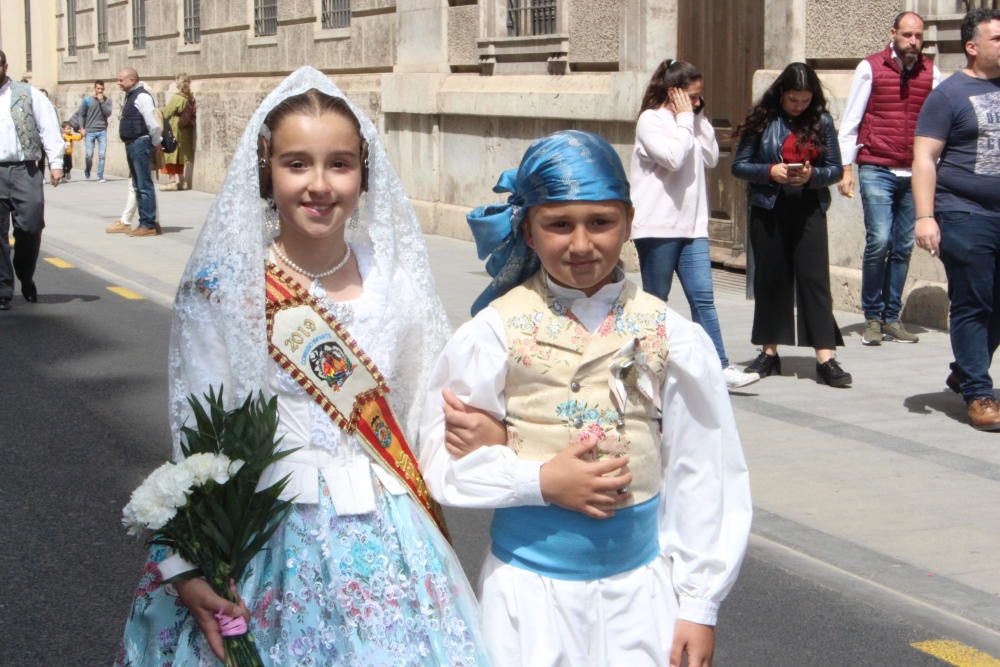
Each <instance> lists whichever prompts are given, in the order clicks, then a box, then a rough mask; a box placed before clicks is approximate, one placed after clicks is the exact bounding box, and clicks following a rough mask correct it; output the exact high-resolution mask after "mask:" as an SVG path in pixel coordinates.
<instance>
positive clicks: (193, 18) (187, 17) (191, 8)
mask: <svg viewBox="0 0 1000 667" xmlns="http://www.w3.org/2000/svg"><path fill="white" fill-rule="evenodd" d="M200 41H201V0H184V43H185V44H197V43H199V42H200Z"/></svg>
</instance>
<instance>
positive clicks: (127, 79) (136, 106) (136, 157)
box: [107, 67, 163, 237]
mask: <svg viewBox="0 0 1000 667" xmlns="http://www.w3.org/2000/svg"><path fill="white" fill-rule="evenodd" d="M118 86H119V87H120V88H121V89H122V90H123V91H124V92H125V102H124V104H123V105H122V114H121V121H120V123H119V128H118V136H119V137H121V140H122V142H123V143H124V144H125V156H126V159H127V161H128V173H129V178H131V180H132V187H133V188H134V189H135V196H136V201H137V204H138V207H139V227H138V228H136V229H135V230H133V231H131V233H130V236H139V237H141V236H158V235H159V234H161V233H162V230H161V229H160V225H159V223H158V222H156V188H155V187H154V186H153V176H152V172H151V170H152V167H153V153H154V151H157V152H162V150H163V148H162V146H161V144H160V132H161V129H160V128H161V126H160V124H159V123H158V121H157V119H156V115H155V114H154V108H155V104H154V102H153V96H152V95H150V94H149V93H148V92H147V91H146V89H145V87H143V86H141V85H139V75H138V73H137V72H136V71H135V70H134V69H133V68H131V67H126V68H124V69H122V70H121V71H120V72H118ZM107 231H108V232H113V230H112V229H110V228H109V229H108V230H107ZM121 231H125V230H121Z"/></svg>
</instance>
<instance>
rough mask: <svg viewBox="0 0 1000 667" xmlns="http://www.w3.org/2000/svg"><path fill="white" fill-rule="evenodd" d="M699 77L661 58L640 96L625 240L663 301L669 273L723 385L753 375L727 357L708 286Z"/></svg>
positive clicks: (711, 137)
mask: <svg viewBox="0 0 1000 667" xmlns="http://www.w3.org/2000/svg"><path fill="white" fill-rule="evenodd" d="M704 87H705V82H704V77H703V75H702V73H701V72H700V71H699V70H698V68H696V67H695V66H694V65H692V64H691V63H688V62H684V61H682V60H672V59H671V60H664V61H663V62H662V63H660V65H659V66H658V67H657V68H656V71H654V72H653V76H652V78H651V79H650V80H649V84H648V85H647V87H646V92H645V94H644V95H643V99H642V107H641V109H640V110H639V121H638V123H637V125H636V130H635V147H634V148H633V150H632V164H631V170H630V176H631V179H630V180H631V184H632V185H631V187H632V191H631V196H632V203H633V206H635V219H634V220H633V222H632V239H633V240H634V241H635V248H636V250H637V251H638V253H639V268H640V270H641V272H642V288H643V289H644V290H646V291H647V292H649V293H650V294H653V295H654V296H657V297H659V298H661V299H663V300H664V301H667V300H668V298H669V296H670V288H671V285H672V283H673V277H674V273H676V274H677V277H678V278H679V279H680V281H681V288H682V289H683V290H684V296H685V297H687V301H688V305H689V307H690V309H691V319H693V320H694V321H695V322H696V323H698V324H700V325H701V326H702V327H703V328H704V329H705V332H706V333H707V334H708V336H709V338H711V339H712V343H713V344H714V345H715V351H716V352H717V353H718V355H719V360H720V361H721V363H722V375H723V377H725V378H726V385H727V386H728V387H729V388H730V389H736V388H738V387H745V386H746V385H749V384H752V383H754V382H756V381H757V380H759V379H760V376H759V375H757V374H756V373H744V372H742V371H740V370H739V369H738V368H736V367H735V366H733V365H731V364H730V363H729V357H728V356H727V355H726V346H725V343H723V341H722V329H721V327H720V325H719V315H718V312H717V311H716V309H715V294H714V292H713V287H712V260H711V257H710V255H709V247H708V213H709V211H708V195H707V193H706V185H705V169H706V168H708V169H711V168H713V167H715V165H717V164H718V162H719V144H718V142H717V141H716V139H715V128H713V127H712V122H711V121H710V120H709V119H708V116H707V114H706V113H705V98H704V97H702V92H703V91H704Z"/></svg>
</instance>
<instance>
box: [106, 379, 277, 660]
mask: <svg viewBox="0 0 1000 667" xmlns="http://www.w3.org/2000/svg"><path fill="white" fill-rule="evenodd" d="M204 398H205V404H204V405H203V404H202V403H201V402H199V401H198V400H197V398H195V396H193V395H192V396H190V397H188V403H189V404H190V406H191V409H192V412H193V414H194V417H195V423H194V425H193V427H189V426H185V427H184V428H183V429H182V443H181V451H182V453H183V454H184V458H183V459H181V460H180V461H177V462H176V463H174V462H170V463H164V464H163V465H162V466H160V467H159V468H157V469H156V470H154V471H153V473H152V474H150V475H149V477H147V478H146V480H145V481H144V482H143V483H142V484H140V485H139V488H137V489H136V490H135V491H134V492H133V493H132V497H131V499H130V500H129V503H128V505H126V506H125V509H124V510H123V512H122V523H123V524H124V525H125V527H126V528H127V529H128V532H129V534H132V535H139V534H145V533H147V532H150V531H151V532H152V535H151V536H150V538H149V540H148V541H149V543H150V544H160V545H164V546H167V547H169V548H171V549H173V550H174V552H175V553H177V554H179V555H180V556H181V557H182V558H184V560H186V561H188V562H191V563H193V564H195V565H196V566H197V569H196V570H192V571H189V572H185V573H183V574H179V575H177V576H176V577H174V578H172V579H170V580H168V581H166V582H164V583H175V582H177V581H183V580H185V579H190V578H193V577H197V576H202V577H205V579H206V581H208V583H209V584H210V585H211V586H212V588H213V590H215V592H216V593H217V594H219V595H220V596H222V597H224V598H226V599H227V600H230V601H232V602H237V600H236V599H234V598H235V596H234V595H233V593H232V592H231V591H230V586H229V582H230V581H236V582H237V585H238V584H239V582H240V580H241V579H242V577H243V575H244V573H245V571H246V567H247V565H249V563H250V561H251V559H253V557H254V556H255V555H256V554H257V552H258V551H260V550H261V549H263V548H264V545H265V544H267V541H268V539H270V537H271V535H272V534H273V533H274V531H275V530H276V529H277V527H278V525H279V524H280V523H281V521H282V520H283V519H284V518H285V517H286V516H287V514H288V512H289V510H290V509H291V501H290V500H281V499H280V496H281V493H282V491H283V490H284V488H285V485H286V484H287V482H288V478H287V477H286V478H283V479H281V480H279V481H278V482H277V483H275V484H272V485H271V486H269V487H267V488H265V489H261V490H259V491H258V490H257V486H258V483H259V482H260V478H261V474H262V473H263V472H264V470H265V469H266V468H267V467H268V466H269V465H271V464H272V463H274V462H275V461H277V460H278V459H280V458H282V457H284V456H287V455H288V454H290V453H292V451H294V450H291V449H287V450H281V451H279V450H278V442H279V440H278V439H277V438H276V437H275V434H276V432H277V428H278V408H277V400H276V399H274V398H272V399H271V400H270V401H267V400H265V399H264V396H263V394H258V395H257V397H256V398H254V397H253V396H252V395H251V396H248V397H247V399H246V400H245V401H244V402H243V404H242V405H240V406H239V407H237V408H236V409H234V410H228V411H227V410H226V409H225V408H224V407H223V402H222V388H221V387H220V388H219V393H218V394H216V393H215V392H214V390H211V389H210V390H209V393H208V394H207V395H206V396H205V397H204ZM230 620H231V619H230ZM238 625H239V624H238V623H237V626H238ZM223 639H224V642H225V648H226V666H227V667H237V666H239V667H256V666H258V665H261V666H262V665H263V663H262V662H261V659H260V655H259V654H258V652H257V648H256V645H255V643H254V641H253V637H252V636H251V635H250V633H249V632H246V631H244V630H242V629H240V628H238V627H237V629H235V630H232V631H231V632H229V633H227V631H226V628H223Z"/></svg>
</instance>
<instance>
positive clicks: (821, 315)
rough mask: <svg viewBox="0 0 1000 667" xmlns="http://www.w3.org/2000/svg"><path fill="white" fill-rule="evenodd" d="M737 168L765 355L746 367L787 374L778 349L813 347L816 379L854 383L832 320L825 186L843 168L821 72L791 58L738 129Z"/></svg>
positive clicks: (756, 334)
mask: <svg viewBox="0 0 1000 667" xmlns="http://www.w3.org/2000/svg"><path fill="white" fill-rule="evenodd" d="M733 136H734V138H735V137H739V140H740V142H739V148H738V150H737V152H736V155H735V156H734V158H733V166H732V171H733V175H734V176H736V177H737V178H742V179H744V180H746V181H748V194H749V198H750V225H749V226H750V230H749V231H750V234H749V236H750V247H751V257H752V262H753V264H752V266H753V291H754V297H755V299H756V303H755V308H754V318H753V332H752V334H751V338H750V339H751V341H752V342H753V343H754V344H755V345H760V346H761V348H762V349H761V352H760V354H759V355H758V356H757V358H756V359H755V360H754V361H753V363H751V364H750V365H749V366H748V367H747V368H746V371H747V372H752V373H758V374H759V375H760V376H761V377H767V376H768V375H780V374H781V358H780V357H779V356H778V345H795V344H796V326H795V314H794V303H795V300H796V298H797V301H798V310H799V320H798V327H797V333H798V336H797V342H798V344H799V345H801V346H807V347H812V348H814V349H815V352H816V381H817V382H819V383H821V384H827V385H830V386H831V387H848V386H850V384H851V382H852V378H851V374H850V373H848V372H847V371H845V370H844V369H843V368H842V367H841V366H840V364H839V363H838V362H837V359H836V354H835V348H836V347H837V346H840V345H843V344H844V339H843V337H842V336H841V335H840V329H839V328H838V327H837V322H836V321H835V320H834V317H833V299H832V297H831V295H830V256H829V249H828V247H827V227H826V210H827V209H828V208H829V206H830V191H829V186H830V185H833V184H835V183H837V182H838V181H839V180H840V177H841V174H842V173H843V167H842V166H841V163H840V148H839V147H838V145H837V130H836V128H835V127H834V125H833V118H832V117H831V116H830V114H829V113H827V111H826V98H825V97H824V95H823V89H822V87H821V86H820V82H819V77H817V76H816V72H814V71H813V69H812V68H811V67H809V66H808V65H806V64H805V63H792V64H791V65H789V66H788V67H786V68H785V70H784V71H783V72H782V73H781V74H780V75H779V76H778V78H777V79H776V80H775V82H774V83H773V84H771V86H770V87H769V88H768V89H767V90H766V91H765V92H764V95H763V96H762V97H761V99H760V100H759V101H758V102H757V104H756V105H755V106H754V108H753V111H751V112H750V115H749V116H747V118H746V120H744V121H743V123H742V124H741V125H740V126H739V127H737V128H736V131H735V132H734V133H733Z"/></svg>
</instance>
